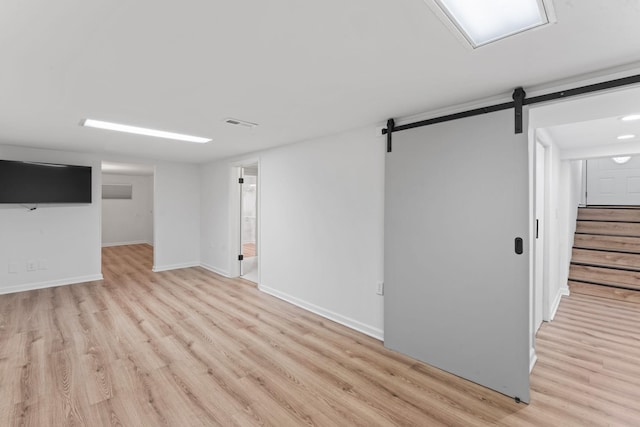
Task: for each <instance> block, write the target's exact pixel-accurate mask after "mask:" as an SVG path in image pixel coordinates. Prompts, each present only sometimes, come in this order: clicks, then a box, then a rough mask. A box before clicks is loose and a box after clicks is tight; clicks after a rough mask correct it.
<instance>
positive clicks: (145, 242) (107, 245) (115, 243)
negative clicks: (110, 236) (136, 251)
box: [102, 240, 153, 248]
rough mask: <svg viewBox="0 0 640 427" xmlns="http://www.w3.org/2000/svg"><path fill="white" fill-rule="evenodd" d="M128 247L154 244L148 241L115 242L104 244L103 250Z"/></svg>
mask: <svg viewBox="0 0 640 427" xmlns="http://www.w3.org/2000/svg"><path fill="white" fill-rule="evenodd" d="M127 245H149V246H153V244H152V243H150V242H148V241H146V240H134V241H133V242H114V243H103V244H102V247H103V248H110V247H112V246H127Z"/></svg>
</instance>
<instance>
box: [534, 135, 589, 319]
mask: <svg viewBox="0 0 640 427" xmlns="http://www.w3.org/2000/svg"><path fill="white" fill-rule="evenodd" d="M537 137H538V139H539V141H540V142H541V143H542V144H544V145H545V146H546V156H547V157H546V165H547V171H546V172H547V176H546V179H545V181H546V182H545V193H546V197H545V203H546V206H545V217H546V219H547V224H546V225H547V227H546V228H545V240H546V242H545V258H544V260H545V261H544V262H545V267H546V269H545V275H544V281H545V283H546V284H547V292H546V294H545V309H544V310H543V311H544V313H543V316H544V320H546V321H549V320H552V319H553V317H554V316H555V313H556V311H557V309H558V305H559V304H560V298H561V297H562V296H563V295H568V294H569V287H568V283H567V280H568V277H569V264H570V262H571V250H572V247H573V238H574V234H575V230H576V219H577V214H578V204H579V203H580V200H581V195H582V193H583V179H582V162H581V161H572V160H562V157H563V154H562V152H561V150H560V149H559V148H558V146H557V144H556V143H555V142H554V141H553V140H552V139H551V138H550V136H549V135H548V133H546V132H544V131H543V130H542V131H541V130H538V131H537Z"/></svg>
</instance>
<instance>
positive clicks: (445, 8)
mask: <svg viewBox="0 0 640 427" xmlns="http://www.w3.org/2000/svg"><path fill="white" fill-rule="evenodd" d="M428 1H429V0H428ZM431 1H435V3H436V4H437V5H438V6H439V7H440V9H441V10H442V12H444V13H445V14H446V15H447V17H448V18H449V19H450V20H451V21H452V22H453V24H454V25H455V27H456V28H457V29H458V30H459V31H460V32H461V33H462V34H463V35H464V37H465V38H466V39H467V41H468V42H469V43H470V44H471V46H472V47H474V48H476V47H480V46H482V45H485V44H487V43H491V42H493V41H496V40H500V39H502V38H505V37H508V36H511V35H514V34H517V33H520V32H522V31H526V30H530V29H532V28H535V27H539V26H542V25H545V24H548V23H550V22H551V20H550V19H549V14H548V11H547V6H548V5H545V2H544V1H543V0H431Z"/></svg>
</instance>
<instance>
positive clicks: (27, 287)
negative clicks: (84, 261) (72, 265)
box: [0, 274, 103, 295]
mask: <svg viewBox="0 0 640 427" xmlns="http://www.w3.org/2000/svg"><path fill="white" fill-rule="evenodd" d="M97 280H103V277H102V274H95V275H91V276H79V277H68V278H66V279H58V280H50V281H47V282H39V283H25V284H23V285H15V286H8V287H6V288H0V295H2V294H12V293H15V292H24V291H33V290H35V289H45V288H55V287H57V286H66V285H74V284H76V283H85V282H95V281H97Z"/></svg>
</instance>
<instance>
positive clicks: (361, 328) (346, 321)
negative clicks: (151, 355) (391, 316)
mask: <svg viewBox="0 0 640 427" xmlns="http://www.w3.org/2000/svg"><path fill="white" fill-rule="evenodd" d="M258 289H259V290H261V291H262V292H264V293H267V294H269V295H272V296H274V297H276V298H280V299H281V300H284V301H286V302H288V303H291V304H293V305H297V306H298V307H300V308H304V309H305V310H307V311H310V312H312V313H315V314H317V315H319V316H322V317H326V318H327V319H329V320H333V321H334V322H337V323H339V324H341V325H344V326H346V327H348V328H351V329H355V330H356V331H358V332H362V333H363V334H365V335H369V336H370V337H373V338H375V339H378V340H380V341H382V340H384V331H383V330H382V329H378V328H374V327H372V326H369V325H366V324H364V323H362V322H358V321H357V320H354V319H351V318H349V317H346V316H343V315H341V314H338V313H334V312H333V311H330V310H327V309H324V308H322V307H318V306H317V305H315V304H312V303H310V302H307V301H304V300H301V299H299V298H296V297H293V296H291V295H288V294H286V293H284V292H280V291H278V290H276V289H273V288H269V287H267V286H264V285H258Z"/></svg>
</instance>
